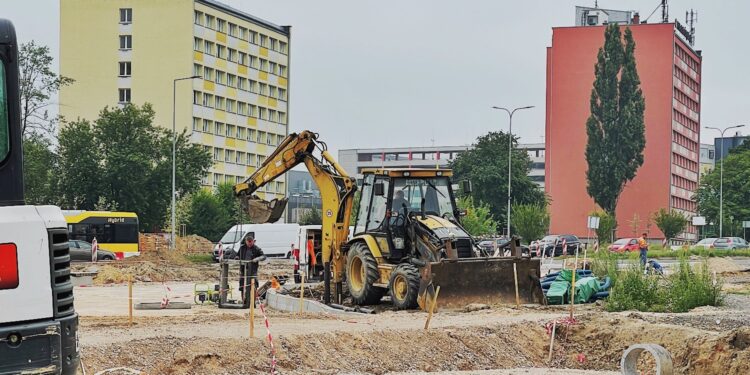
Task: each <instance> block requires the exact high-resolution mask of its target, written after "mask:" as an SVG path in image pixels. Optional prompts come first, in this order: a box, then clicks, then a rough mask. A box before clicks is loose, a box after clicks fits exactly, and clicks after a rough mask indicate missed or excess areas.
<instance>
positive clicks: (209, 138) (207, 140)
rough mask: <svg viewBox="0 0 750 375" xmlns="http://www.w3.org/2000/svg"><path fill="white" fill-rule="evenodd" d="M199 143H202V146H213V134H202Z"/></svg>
mask: <svg viewBox="0 0 750 375" xmlns="http://www.w3.org/2000/svg"><path fill="white" fill-rule="evenodd" d="M201 143H203V144H204V145H213V144H214V135H213V134H207V133H203V136H202V137H201Z"/></svg>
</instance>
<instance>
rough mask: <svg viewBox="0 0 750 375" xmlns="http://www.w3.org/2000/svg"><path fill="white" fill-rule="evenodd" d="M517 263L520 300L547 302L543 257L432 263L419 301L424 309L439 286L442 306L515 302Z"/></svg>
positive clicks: (440, 305)
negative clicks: (542, 267)
mask: <svg viewBox="0 0 750 375" xmlns="http://www.w3.org/2000/svg"><path fill="white" fill-rule="evenodd" d="M513 264H516V272H517V275H518V294H519V299H520V302H521V303H539V304H541V303H543V300H544V294H543V292H542V287H541V284H540V281H539V277H540V274H541V271H540V261H539V259H531V258H526V257H499V258H497V257H487V258H471V259H460V260H457V261H449V260H442V261H440V262H433V263H429V264H428V265H427V266H426V267H425V268H424V269H423V271H424V272H423V280H422V285H420V294H419V298H418V301H419V304H420V306H421V307H422V308H423V309H424V308H425V306H429V305H428V304H427V302H428V301H431V300H432V299H433V298H434V292H435V290H436V289H437V287H438V286H440V293H439V294H438V299H437V306H438V307H447V308H462V307H465V306H466V305H468V304H470V303H483V304H487V305H493V304H499V303H500V304H506V303H507V304H511V303H515V301H516V289H515V281H514V277H513ZM428 275H431V279H430V280H428V279H426V277H427V278H429V276H428Z"/></svg>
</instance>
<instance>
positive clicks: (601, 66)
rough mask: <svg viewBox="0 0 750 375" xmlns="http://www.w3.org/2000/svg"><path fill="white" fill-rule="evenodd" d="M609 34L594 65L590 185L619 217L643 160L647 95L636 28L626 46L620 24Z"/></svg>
mask: <svg viewBox="0 0 750 375" xmlns="http://www.w3.org/2000/svg"><path fill="white" fill-rule="evenodd" d="M604 35H605V39H604V46H603V47H602V48H599V53H598V56H597V62H596V65H595V68H594V74H595V78H594V85H593V88H592V90H591V100H590V108H591V114H590V116H589V118H588V120H587V121H586V134H587V135H588V143H587V144H586V161H587V162H588V170H587V171H586V179H587V182H588V185H587V188H586V190H587V191H588V193H589V195H590V196H591V197H592V198H593V199H594V201H595V202H596V203H597V204H598V205H599V206H600V207H601V208H603V209H604V210H605V211H607V212H608V213H609V214H610V215H612V216H614V215H615V210H616V208H617V201H618V199H619V197H620V194H621V193H622V190H623V189H624V188H625V184H626V183H627V182H628V181H630V180H632V179H633V178H634V177H635V175H636V171H637V170H638V168H640V166H641V165H643V150H644V148H645V147H646V137H645V124H644V122H643V112H644V110H645V99H644V98H643V93H642V91H641V89H640V79H639V78H638V71H637V69H636V64H635V41H634V40H633V34H632V32H631V31H630V28H626V29H625V43H624V46H623V42H622V40H621V36H620V27H619V26H617V24H612V25H610V26H608V27H607V29H606V30H605V34H604Z"/></svg>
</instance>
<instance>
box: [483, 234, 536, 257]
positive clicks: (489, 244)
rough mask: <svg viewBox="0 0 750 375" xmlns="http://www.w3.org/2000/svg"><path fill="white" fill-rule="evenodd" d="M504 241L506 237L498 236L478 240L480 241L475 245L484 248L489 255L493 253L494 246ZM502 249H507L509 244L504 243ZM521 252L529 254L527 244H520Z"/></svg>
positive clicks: (506, 239)
mask: <svg viewBox="0 0 750 375" xmlns="http://www.w3.org/2000/svg"><path fill="white" fill-rule="evenodd" d="M506 241H508V238H507V237H498V238H495V239H494V240H484V241H480V242H479V243H478V244H477V246H479V248H481V249H482V250H484V251H485V252H487V253H489V254H490V255H492V254H493V253H494V252H495V248H496V247H497V246H500V245H502V244H503V243H505V242H506ZM504 249H505V250H509V249H510V245H506V246H505V247H504ZM521 254H524V255H526V254H529V247H528V246H526V245H521Z"/></svg>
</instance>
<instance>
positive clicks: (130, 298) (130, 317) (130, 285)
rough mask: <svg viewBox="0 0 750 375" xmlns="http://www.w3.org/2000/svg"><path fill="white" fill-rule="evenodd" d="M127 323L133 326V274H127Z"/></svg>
mask: <svg viewBox="0 0 750 375" xmlns="http://www.w3.org/2000/svg"><path fill="white" fill-rule="evenodd" d="M128 325H130V326H131V327H132V326H133V275H128Z"/></svg>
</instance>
